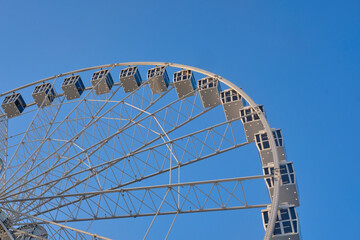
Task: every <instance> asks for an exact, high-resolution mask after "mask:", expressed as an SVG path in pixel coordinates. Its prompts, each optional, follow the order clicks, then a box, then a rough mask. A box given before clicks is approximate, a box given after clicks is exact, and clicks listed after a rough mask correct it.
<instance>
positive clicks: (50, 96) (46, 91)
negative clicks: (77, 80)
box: [32, 83, 56, 107]
mask: <svg viewBox="0 0 360 240" xmlns="http://www.w3.org/2000/svg"><path fill="white" fill-rule="evenodd" d="M32 97H33V98H34V100H35V103H36V105H37V106H38V107H46V106H49V105H51V103H52V102H53V101H54V99H55V97H56V93H55V89H54V87H53V86H52V85H51V84H50V83H43V84H40V85H38V86H36V87H35V89H34V91H33V93H32Z"/></svg>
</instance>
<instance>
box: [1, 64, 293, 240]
mask: <svg viewBox="0 0 360 240" xmlns="http://www.w3.org/2000/svg"><path fill="white" fill-rule="evenodd" d="M145 75H146V78H145V77H144V76H145ZM115 76H116V77H115ZM171 77H172V78H171ZM0 97H2V98H3V102H2V110H3V111H1V110H0V115H1V116H0V171H1V173H0V187H1V191H0V239H112V236H111V235H110V236H109V235H108V234H107V233H106V232H100V231H96V232H91V229H92V228H91V227H90V226H94V225H96V224H98V223H100V222H103V221H115V219H121V218H141V217H148V218H151V219H152V220H151V222H150V224H149V226H148V228H147V229H146V231H144V233H143V239H147V238H150V237H149V236H150V235H151V228H152V226H153V225H154V223H155V222H156V219H158V218H161V217H162V216H164V215H168V216H169V215H171V216H173V220H172V222H171V223H170V228H169V229H168V230H166V231H165V234H164V239H168V238H169V236H170V233H171V229H172V227H173V226H174V225H176V224H175V222H176V219H177V217H178V216H180V215H182V214H187V213H188V214H191V213H194V214H195V213H202V214H207V213H206V212H215V211H226V210H241V209H256V208H258V209H259V210H258V214H259V218H261V219H262V222H263V227H264V229H265V232H264V233H265V235H264V239H277V240H284V239H287V240H289V239H290V240H296V239H300V237H299V221H298V216H297V213H296V207H298V206H299V199H298V193H297V188H296V180H295V172H294V167H293V164H292V162H291V161H287V159H286V155H285V151H284V141H283V136H282V132H281V130H280V129H274V128H270V126H269V124H268V122H267V120H266V116H265V111H264V107H263V105H257V104H255V102H254V101H253V100H252V99H251V98H250V97H249V96H248V95H247V94H246V93H245V92H244V91H243V90H242V89H241V88H239V87H237V86H236V85H234V84H233V83H231V82H230V81H228V80H226V79H224V78H222V77H220V76H218V75H216V74H213V73H211V72H208V71H205V70H202V69H199V68H195V67H191V66H186V65H181V64H175V63H164V62H129V63H115V64H109V65H102V66H96V67H90V68H86V69H81V70H76V71H72V72H67V73H63V74H59V75H56V76H53V77H49V78H46V79H42V80H39V81H35V82H33V83H29V84H27V85H25V86H21V87H18V88H16V89H13V90H10V91H7V92H3V93H1V94H0ZM246 147H253V148H254V149H257V152H258V154H257V155H259V156H260V159H259V158H258V159H247V161H251V162H256V164H257V166H258V167H257V170H258V171H257V172H256V173H255V172H249V173H248V174H245V175H243V176H237V177H226V176H222V177H221V178H219V176H220V173H222V171H220V170H219V174H217V175H216V177H213V176H212V175H206V174H205V176H204V175H202V174H200V173H201V172H202V170H203V168H202V167H199V168H198V169H196V167H197V166H198V165H199V164H200V163H203V162H204V163H206V162H209V161H221V163H222V164H223V167H224V169H225V168H231V165H229V164H227V161H230V160H228V158H230V157H229V156H236V158H237V157H238V156H239V155H240V154H244V153H243V152H242V149H243V148H246ZM231 154H233V155H231ZM236 161H238V160H236ZM242 164H244V166H246V164H247V162H246V161H244V162H243V163H242ZM190 167H193V168H194V169H195V170H191V171H188V169H190ZM198 173H199V174H198ZM254 173H255V174H254ZM199 178H201V179H199ZM252 181H254V182H255V181H256V182H261V184H262V185H263V186H264V189H265V191H266V195H267V196H268V197H266V198H264V199H256V200H254V198H251V197H249V195H251V194H254V190H249V189H248V188H246V187H245V185H246V184H247V183H248V182H252ZM255 195H256V191H255ZM261 196H262V195H261ZM253 200H254V201H253ZM239 214H241V211H239ZM260 227H261V226H259V228H260Z"/></svg>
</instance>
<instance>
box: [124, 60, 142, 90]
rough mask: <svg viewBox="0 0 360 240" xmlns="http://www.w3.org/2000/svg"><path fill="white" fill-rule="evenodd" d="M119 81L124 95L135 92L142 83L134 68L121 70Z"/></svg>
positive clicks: (136, 69)
mask: <svg viewBox="0 0 360 240" xmlns="http://www.w3.org/2000/svg"><path fill="white" fill-rule="evenodd" d="M119 79H120V82H121V85H122V87H123V89H124V92H125V93H129V92H133V91H135V90H136V89H137V88H138V87H139V86H140V85H141V83H142V79H141V75H140V72H139V70H138V68H137V67H136V66H134V67H128V68H125V69H122V70H121V72H120V77H119Z"/></svg>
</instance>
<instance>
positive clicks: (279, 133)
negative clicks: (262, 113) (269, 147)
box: [276, 130, 281, 138]
mask: <svg viewBox="0 0 360 240" xmlns="http://www.w3.org/2000/svg"><path fill="white" fill-rule="evenodd" d="M276 134H277V136H278V138H281V131H280V130H277V131H276Z"/></svg>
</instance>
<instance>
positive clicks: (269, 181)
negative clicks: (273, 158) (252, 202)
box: [266, 178, 272, 188]
mask: <svg viewBox="0 0 360 240" xmlns="http://www.w3.org/2000/svg"><path fill="white" fill-rule="evenodd" d="M266 183H267V185H268V187H269V188H271V187H272V184H271V180H270V178H267V179H266Z"/></svg>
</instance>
